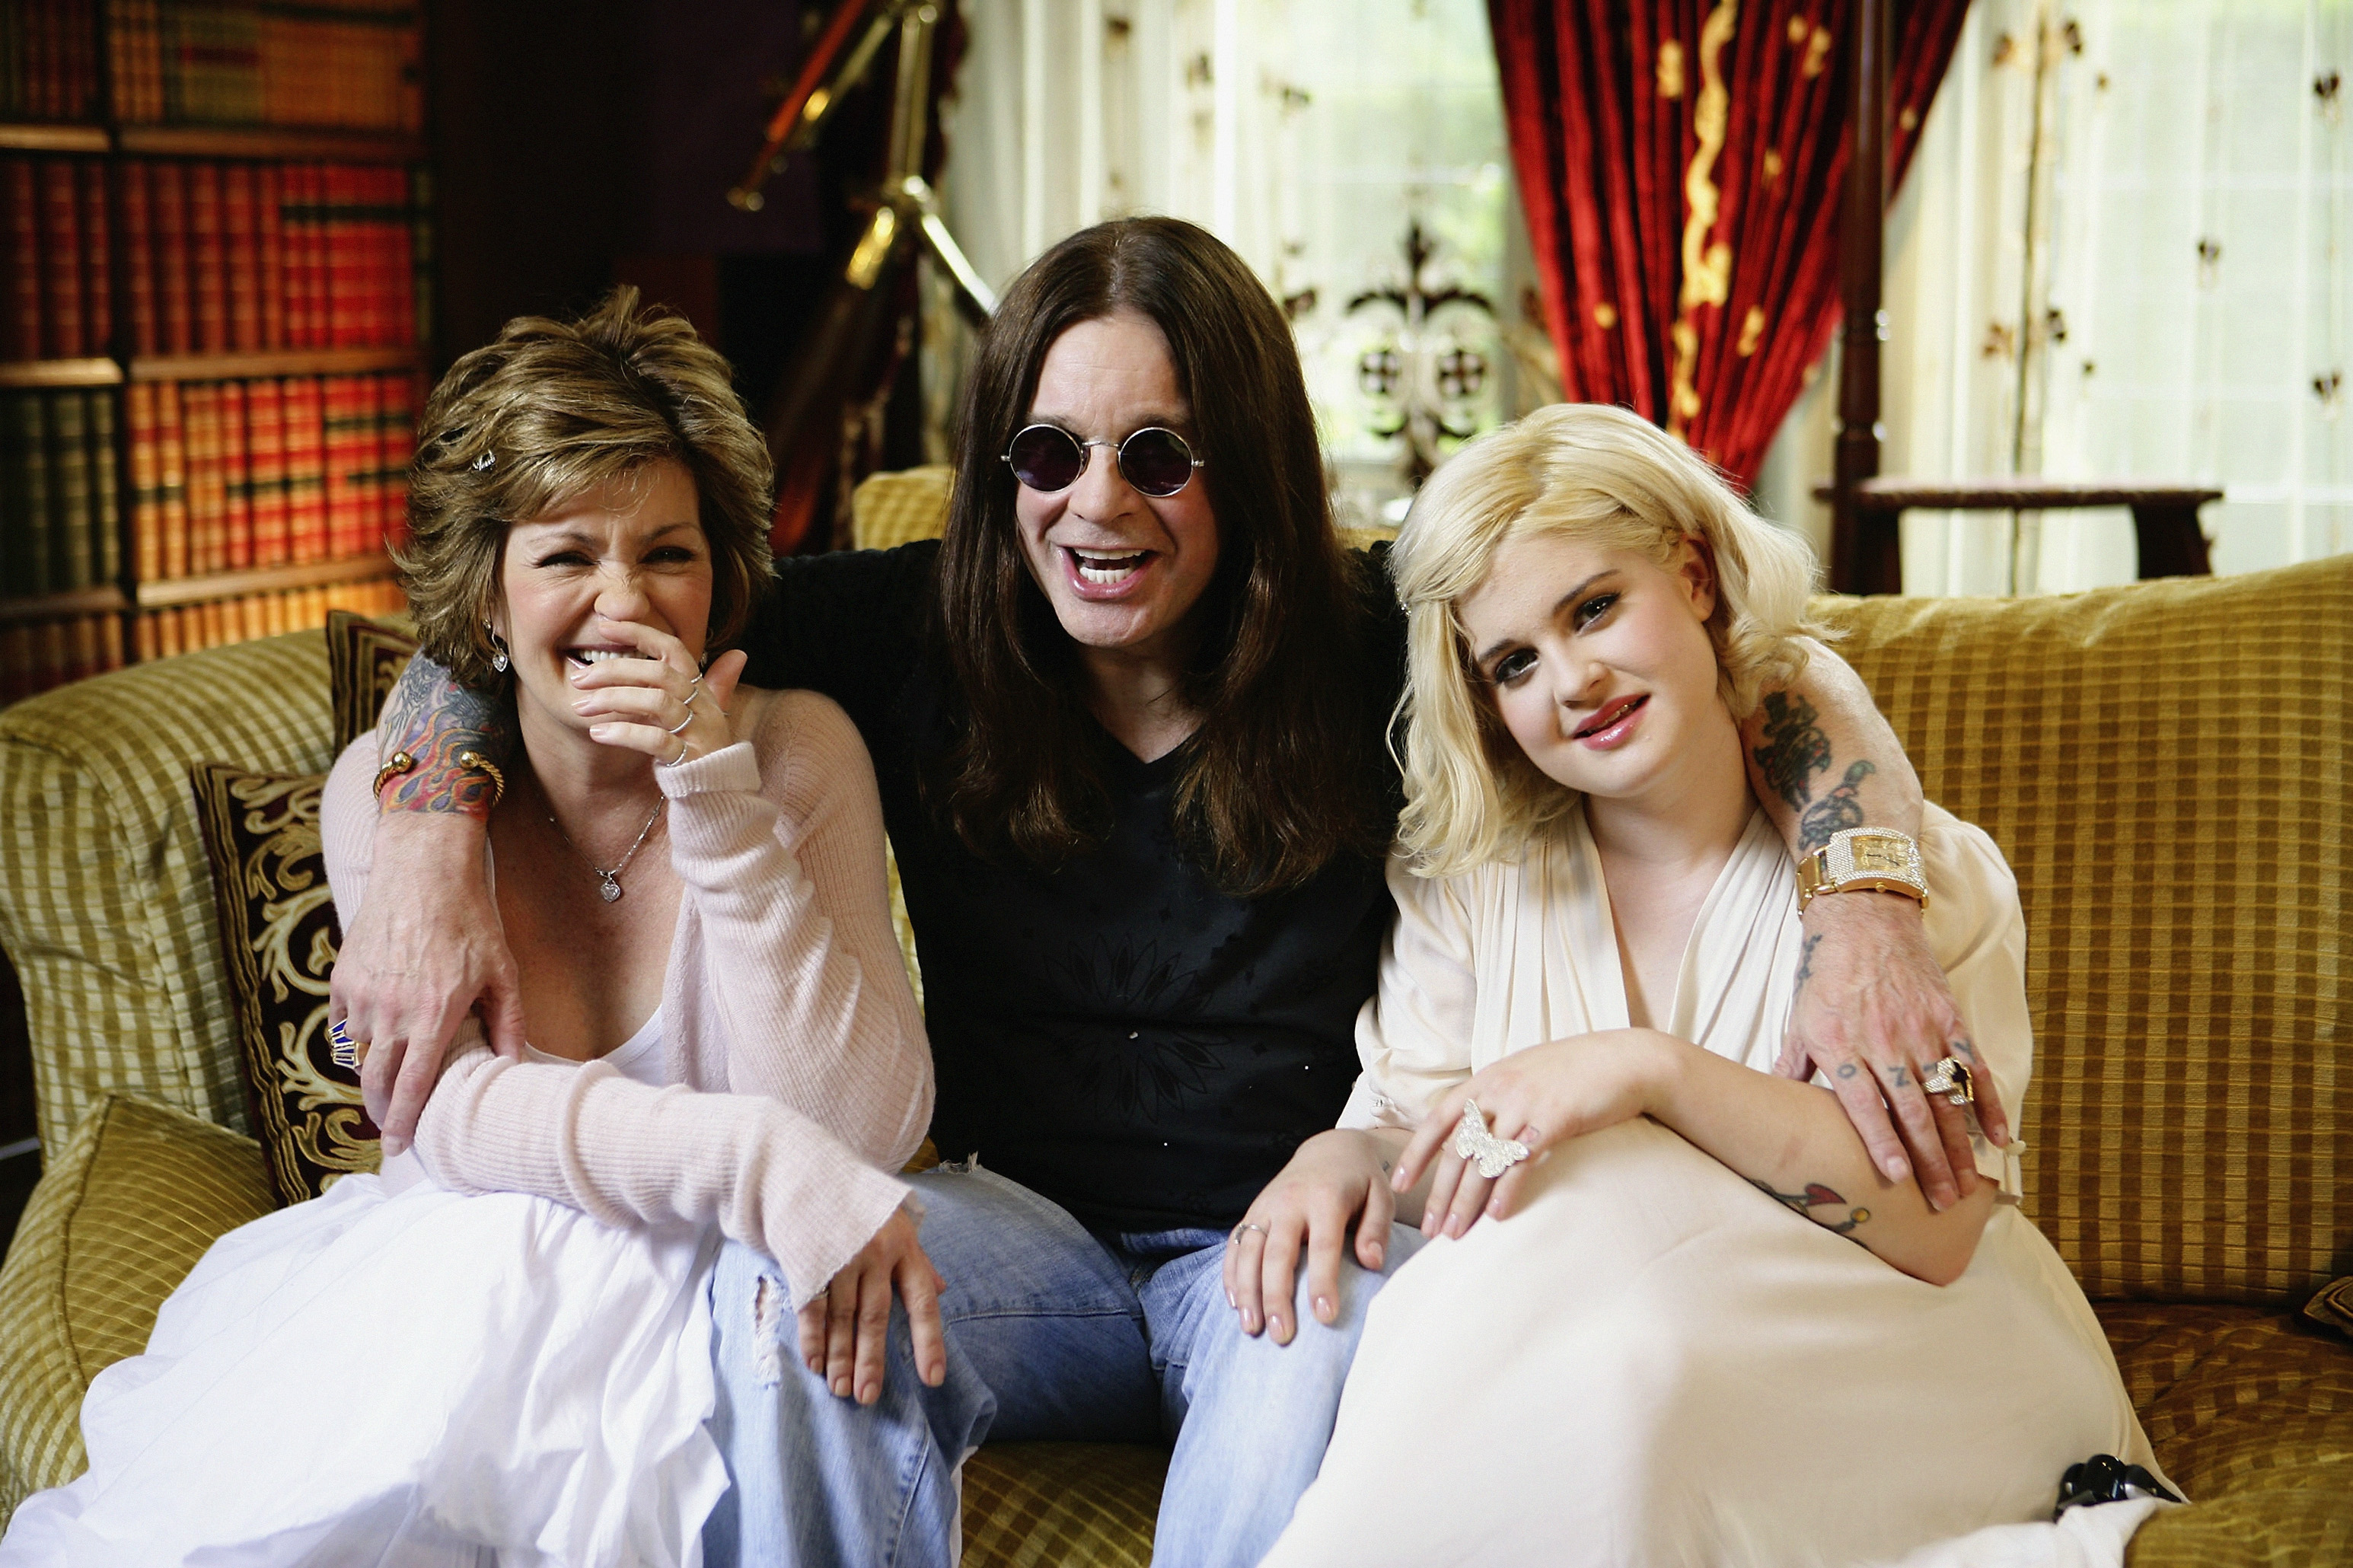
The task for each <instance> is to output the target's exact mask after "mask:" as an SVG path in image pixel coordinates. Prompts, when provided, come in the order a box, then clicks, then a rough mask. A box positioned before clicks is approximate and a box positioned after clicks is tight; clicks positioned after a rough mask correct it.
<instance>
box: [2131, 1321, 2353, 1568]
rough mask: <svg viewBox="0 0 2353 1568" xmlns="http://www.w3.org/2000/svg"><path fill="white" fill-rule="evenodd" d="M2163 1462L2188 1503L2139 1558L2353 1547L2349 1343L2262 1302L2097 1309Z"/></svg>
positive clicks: (2149, 1528) (2163, 1521)
mask: <svg viewBox="0 0 2353 1568" xmlns="http://www.w3.org/2000/svg"><path fill="white" fill-rule="evenodd" d="M2095 1310H2097V1311H2098V1313H2099V1317H2100V1323H2101V1326H2102V1327H2103V1328H2105V1330H2106V1331H2107V1333H2108V1342H2109V1343H2110V1345H2111V1346H2113V1347H2114V1349H2115V1350H2116V1366H2117V1368H2118V1370H2119V1371H2121V1372H2122V1373H2124V1378H2125V1386H2126V1388H2127V1389H2128V1390H2129V1391H2130V1392H2131V1394H2132V1400H2133V1406H2134V1408H2135V1409H2136V1410H2137V1411H2138V1412H2139V1413H2140V1418H2141V1425H2142V1426H2144V1427H2146V1428H2147V1432H2148V1437H2149V1441H2150V1442H2151V1443H2152V1444H2154V1445H2156V1447H2157V1457H2158V1463H2160V1464H2161V1465H2163V1466H2164V1467H2165V1471H2166V1474H2167V1475H2168V1476H2169V1477H2171V1478H2172V1479H2173V1480H2174V1482H2175V1484H2177V1485H2178V1486H2179V1487H2180V1489H2181V1490H2182V1492H2183V1494H2184V1495H2185V1496H2187V1497H2188V1498H2189V1500H2190V1502H2191V1503H2192V1505H2193V1506H2191V1507H2189V1508H2187V1509H2174V1510H2165V1511H2164V1512H2161V1513H2159V1514H2158V1515H2157V1516H2156V1517H2155V1518H2154V1519H2152V1520H2151V1521H2149V1522H2148V1523H2147V1525H2145V1526H2144V1527H2143V1528H2142V1529H2141V1531H2140V1532H2139V1533H2138V1534H2137V1536H2136V1537H2135V1538H2134V1542H2133V1548H2132V1552H2131V1553H2130V1554H2129V1558H2128V1561H2129V1562H2130V1563H2132V1564H2133V1565H2134V1568H2177V1565H2179V1568H2190V1565H2193V1564H2200V1563H2244V1562H2268V1563H2336V1562H2343V1561H2345V1560H2347V1559H2348V1556H2353V1346H2348V1345H2346V1344H2345V1343H2344V1342H2341V1341H2339V1340H2337V1339H2334V1338H2333V1337H2331V1336H2330V1335H2328V1334H2327V1333H2326V1332H2324V1331H2321V1330H2318V1329H2316V1328H2314V1327H2312V1326H2311V1325H2309V1324H2307V1323H2305V1322H2303V1321H2300V1320H2299V1319H2298V1318H2296V1317H2295V1316H2294V1315H2291V1314H2289V1313H2285V1312H2280V1311H2274V1310H2267V1309H2264V1308H2259V1307H2233V1306H2210V1307H2188V1306H2176V1305H2158V1304H2155V1303H2150V1302H2137V1301H2125V1302H2104V1303H2101V1304H2100V1305H2099V1306H2098V1307H2097V1308H2096V1309H2095Z"/></svg>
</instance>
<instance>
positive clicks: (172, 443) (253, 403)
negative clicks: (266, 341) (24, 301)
mask: <svg viewBox="0 0 2353 1568" xmlns="http://www.w3.org/2000/svg"><path fill="white" fill-rule="evenodd" d="M416 395H417V393H416V384H415V381H414V378H413V375H412V374H411V373H409V372H406V371H394V372H387V373H383V374H371V375H330V376H284V377H277V376H262V377H256V378H252V379H249V380H244V381H217V382H169V381H164V382H135V383H133V384H131V385H130V386H128V387H125V388H122V389H121V390H119V391H118V390H116V389H113V388H96V389H91V390H89V391H60V392H21V393H16V394H12V395H9V396H7V397H6V399H5V403H0V584H5V587H0V598H10V599H13V598H26V597H31V596H34V595H42V594H57V593H68V592H71V591H73V590H76V589H80V588H89V587H93V586H96V585H98V584H104V583H111V582H113V581H115V580H116V579H117V578H118V577H120V576H121V571H122V565H123V563H122V557H121V550H122V544H121V539H122V521H123V515H124V503H125V501H126V500H127V502H128V509H129V514H130V521H131V533H130V537H131V546H130V547H131V550H132V561H131V564H132V568H133V571H134V573H135V574H136V577H137V580H138V581H139V582H141V583H158V582H165V581H169V580H171V579H173V578H179V577H189V576H202V575H204V574H209V573H215V572H234V571H242V570H247V569H250V568H255V567H267V566H285V565H300V564H303V563H311V562H320V561H332V560H340V559H343V558H347V557H353V556H361V555H371V554H375V553H377V552H381V551H382V550H383V549H384V548H385V544H386V542H388V541H389V540H390V539H392V538H393V537H394V536H395V535H396V533H397V531H398V530H399V528H400V526H401V522H402V518H403V513H404V506H405V496H406V483H405V475H406V470H407V467H408V457H409V447H410V443H411V442H412V440H413V439H414V436H413V426H414V418H415V416H414V413H413V410H414V408H415V399H416ZM118 397H120V398H121V399H122V400H123V402H124V403H125V404H126V405H127V410H125V411H124V412H123V413H121V414H119V413H118V411H117V409H116V406H115V399H116V398H118ZM126 417H127V421H128V424H129V426H130V436H131V450H130V475H129V479H130V486H129V491H128V494H127V496H126V495H125V493H124V490H123V487H122V485H121V482H120V481H121V475H120V474H119V472H118V469H117V468H116V458H115V450H114V448H115V441H114V432H115V428H116V426H117V423H118V421H119V420H121V419H123V418H126Z"/></svg>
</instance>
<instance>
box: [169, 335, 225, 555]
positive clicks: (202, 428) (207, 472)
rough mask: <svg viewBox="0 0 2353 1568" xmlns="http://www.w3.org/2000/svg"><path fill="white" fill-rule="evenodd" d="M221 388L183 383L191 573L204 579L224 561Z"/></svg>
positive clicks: (183, 486)
mask: <svg viewBox="0 0 2353 1568" xmlns="http://www.w3.org/2000/svg"><path fill="white" fill-rule="evenodd" d="M219 408H220V402H219V395H218V388H217V387H216V385H215V384H213V383H211V382H208V381H187V382H182V383H181V384H180V444H181V454H182V456H181V462H182V468H181V476H182V477H181V493H182V494H183V495H184V496H185V498H186V501H187V510H188V573H189V574H190V575H191V576H202V575H204V574H206V573H208V572H217V571H219V570H220V569H221V567H222V565H223V564H224V563H223V562H222V559H221V557H222V555H223V554H224V553H225V552H224V550H223V541H222V538H221V497H220V417H219Z"/></svg>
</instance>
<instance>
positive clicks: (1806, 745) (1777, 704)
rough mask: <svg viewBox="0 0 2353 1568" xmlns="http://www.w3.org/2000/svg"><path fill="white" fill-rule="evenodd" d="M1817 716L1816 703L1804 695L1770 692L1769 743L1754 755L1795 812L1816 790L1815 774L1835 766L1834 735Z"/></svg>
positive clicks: (1767, 697)
mask: <svg viewBox="0 0 2353 1568" xmlns="http://www.w3.org/2000/svg"><path fill="white" fill-rule="evenodd" d="M1814 719H1815V714H1814V705H1813V704H1812V703H1810V702H1809V701H1807V700H1805V699H1804V698H1802V697H1799V698H1794V699H1793V698H1791V697H1790V696H1789V694H1788V693H1787V692H1785V691H1770V692H1767V693H1766V695H1765V743H1764V744H1763V745H1761V746H1759V747H1757V750H1756V751H1755V752H1752V753H1751V754H1752V755H1753V756H1755V757H1756V759H1757V767H1758V769H1759V770H1761V771H1762V772H1763V773H1764V774H1765V782H1766V783H1767V784H1768V785H1770V786H1771V787H1772V790H1773V793H1774V794H1775V795H1779V796H1780V797H1781V798H1782V799H1783V800H1785V801H1788V803H1789V809H1790V810H1792V811H1795V810H1798V809H1799V808H1800V807H1802V806H1803V805H1805V804H1806V801H1807V799H1808V798H1809V797H1810V796H1811V795H1812V794H1813V793H1814V786H1813V782H1812V781H1813V776H1814V775H1815V774H1816V773H1820V772H1821V771H1822V770H1823V769H1824V768H1827V767H1829V766H1830V765H1831V742H1830V737H1829V736H1827V735H1825V734H1823V733H1822V727H1821V726H1820V724H1817V723H1815V722H1814Z"/></svg>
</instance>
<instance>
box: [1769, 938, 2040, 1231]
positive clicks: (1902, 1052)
mask: <svg viewBox="0 0 2353 1568" xmlns="http://www.w3.org/2000/svg"><path fill="white" fill-rule="evenodd" d="M1805 932H1806V937H1805V947H1804V950H1803V952H1804V956H1803V958H1802V959H1801V960H1800V962H1799V968H1798V990H1797V995H1796V997H1795V999H1794V1000H1793V1002H1792V1004H1791V1005H1790V1008H1789V1031H1788V1037H1786V1039H1785V1040H1784V1041H1783V1043H1782V1047H1781V1057H1780V1059H1779V1060H1778V1062H1776V1063H1775V1064H1774V1069H1773V1070H1774V1071H1776V1072H1777V1073H1778V1074H1780V1075H1781V1076H1782V1077H1784V1078H1793V1079H1798V1080H1799V1081H1800V1082H1803V1081H1805V1080H1807V1079H1811V1078H1812V1077H1813V1076H1814V1074H1815V1072H1816V1071H1817V1070H1818V1069H1819V1070H1820V1072H1821V1073H1822V1075H1823V1076H1824V1078H1825V1079H1827V1080H1828V1082H1829V1084H1830V1086H1831V1089H1833V1090H1835V1091H1836V1092H1837V1094H1838V1097H1839V1103H1840V1104H1841V1105H1843V1106H1845V1107H1846V1113H1847V1116H1848V1117H1849V1119H1851V1120H1852V1121H1853V1122H1854V1129H1855V1131H1857V1132H1859V1133H1861V1134H1862V1142H1863V1146H1864V1147H1865V1148H1866V1149H1868V1150H1870V1151H1871V1158H1872V1163H1873V1164H1875V1165H1877V1166H1878V1167H1879V1169H1880V1170H1881V1171H1882V1172H1883V1173H1885V1175H1886V1177H1887V1179H1888V1180H1889V1181H1891V1182H1900V1181H1902V1180H1904V1179H1905V1177H1906V1176H1910V1175H1913V1174H1915V1173H1916V1174H1917V1175H1918V1177H1919V1182H1920V1191H1921V1192H1922V1193H1923V1194H1925V1195H1926V1197H1927V1199H1928V1202H1929V1204H1930V1205H1933V1206H1934V1207H1935V1208H1936V1209H1938V1210H1939V1211H1941V1210H1943V1209H1946V1208H1948V1207H1950V1206H1951V1205H1953V1204H1955V1203H1957V1202H1958V1201H1960V1199H1961V1198H1962V1197H1964V1196H1965V1195H1967V1194H1968V1193H1969V1192H1970V1191H1971V1190H1973V1189H1974V1187H1975V1185H1976V1184H1977V1180H1978V1175H1977V1164H1976V1161H1975V1159H1974V1157H1973V1155H1972V1153H1971V1151H1970V1148H1969V1123H1968V1112H1967V1111H1966V1110H1963V1109H1962V1108H1961V1107H1959V1106H1957V1105H1954V1104H1952V1103H1950V1102H1949V1101H1948V1100H1946V1099H1945V1097H1943V1096H1942V1095H1938V1096H1936V1097H1934V1098H1931V1097H1930V1096H1929V1095H1927V1094H1926V1093H1924V1092H1923V1091H1922V1090H1921V1088H1920V1079H1921V1076H1922V1073H1923V1071H1924V1070H1925V1069H1926V1068H1928V1067H1929V1066H1931V1065H1932V1064H1934V1063H1936V1062H1938V1061H1941V1060H1943V1059H1944V1058H1947V1057H1958V1058H1960V1059H1961V1060H1962V1061H1963V1062H1965V1063H1967V1064H1968V1066H1969V1067H1970V1068H1973V1069H1976V1070H1975V1073H1974V1079H1975V1087H1976V1090H1977V1102H1976V1107H1975V1109H1976V1111H1977V1117H1978V1126H1980V1127H1982V1128H1983V1129H1984V1130H1985V1135H1986V1137H1987V1138H1988V1139H1989V1140H1990V1141H1991V1142H1995V1143H2007V1142H2010V1118H2009V1115H2008V1114H2007V1112H2006V1111H2005V1110H2003V1108H2002V1103H2001V1093H2000V1089H1996V1088H1995V1086H1994V1081H1993V1074H1992V1073H1990V1072H1988V1071H1986V1070H1984V1063H1983V1062H1982V1061H1981V1060H1979V1059H1978V1054H1977V1049H1976V1047H1974V1046H1972V1045H1971V1044H1970V1042H1969V1037H1968V1025H1967V1024H1965V1023H1964V1022H1962V1019H1961V1015H1960V1009H1959V1008H1958V1007H1957V1006H1956V1005H1954V1003H1953V993H1952V988H1951V986H1949V985H1948V984H1946V980H1945V972H1944V969H1943V968H1942V967H1941V966H1940V965H1939V964H1938V963H1936V954H1935V953H1934V952H1930V951H1929V947H1928V938H1927V931H1926V922H1925V921H1923V920H1922V919H1921V916H1920V906H1919V905H1917V904H1915V903H1914V902H1913V901H1912V900H1909V899H1906V898H1903V897H1901V896H1899V895H1896V894H1893V893H1837V894H1830V895H1826V896H1824V897H1821V898H1818V899H1816V900H1813V902H1811V903H1810V904H1809V905H1807V906H1806V913H1805ZM1907 1149H1908V1150H1909V1152H1910V1156H1909V1158H1908V1159H1907V1158H1906V1155H1905V1152H1906V1150H1907Z"/></svg>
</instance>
